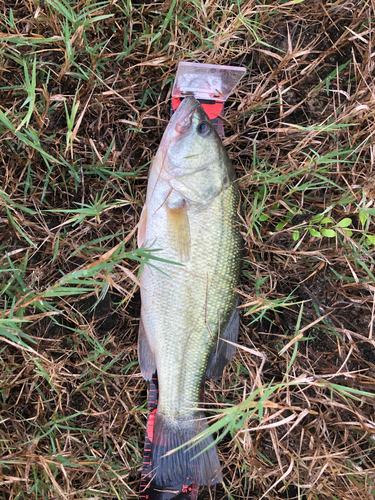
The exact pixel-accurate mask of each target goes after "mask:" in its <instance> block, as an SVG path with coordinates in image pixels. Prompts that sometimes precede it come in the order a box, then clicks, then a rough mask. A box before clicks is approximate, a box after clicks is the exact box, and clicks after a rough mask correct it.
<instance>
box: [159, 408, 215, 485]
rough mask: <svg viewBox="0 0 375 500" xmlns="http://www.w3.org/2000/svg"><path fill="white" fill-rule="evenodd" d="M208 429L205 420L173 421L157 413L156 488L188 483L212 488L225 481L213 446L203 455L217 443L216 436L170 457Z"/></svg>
mask: <svg viewBox="0 0 375 500" xmlns="http://www.w3.org/2000/svg"><path fill="white" fill-rule="evenodd" d="M201 415H202V414H201V413H197V417H196V418H201ZM207 428H208V425H207V423H205V422H204V421H203V422H202V420H199V421H197V420H194V421H192V420H189V421H186V420H171V419H168V418H166V417H165V416H164V415H163V414H160V413H159V412H156V415H155V424H154V432H153V439H152V445H151V449H152V465H153V470H154V473H155V478H154V481H153V483H154V484H155V485H156V486H159V487H163V488H166V487H172V486H174V485H176V484H178V483H185V482H186V483H187V484H190V483H193V482H195V483H197V484H198V485H200V486H203V485H206V486H209V485H212V484H216V483H220V482H221V481H222V479H223V478H222V474H221V470H220V462H219V457H218V455H217V450H216V447H215V446H211V448H209V449H208V450H206V451H204V452H203V453H201V452H202V451H203V450H204V449H205V448H206V447H207V446H209V445H210V444H212V443H213V438H212V436H209V437H207V438H205V439H203V440H202V441H201V442H199V443H197V444H194V445H192V444H189V445H187V446H184V447H183V448H181V449H179V450H177V451H175V452H173V453H169V452H171V451H172V450H174V449H175V448H177V447H179V446H181V445H184V444H185V443H186V442H187V441H189V440H190V439H192V438H194V437H195V436H197V435H198V434H200V433H201V432H202V431H204V430H206V429H207ZM198 454H199V456H197V455H198ZM165 455H167V456H165Z"/></svg>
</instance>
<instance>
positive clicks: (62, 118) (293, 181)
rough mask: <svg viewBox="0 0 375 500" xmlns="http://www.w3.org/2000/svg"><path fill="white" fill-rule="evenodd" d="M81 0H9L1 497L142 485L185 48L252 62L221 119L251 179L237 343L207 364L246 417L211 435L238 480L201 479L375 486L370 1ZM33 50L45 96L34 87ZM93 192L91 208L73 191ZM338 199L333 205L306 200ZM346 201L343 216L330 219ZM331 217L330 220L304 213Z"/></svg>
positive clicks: (352, 492)
mask: <svg viewBox="0 0 375 500" xmlns="http://www.w3.org/2000/svg"><path fill="white" fill-rule="evenodd" d="M51 4H52V6H51ZM87 4H88V2H86V1H82V2H77V3H74V4H73V3H72V5H73V6H74V11H75V16H76V19H75V20H74V19H73V17H74V16H73V17H72V18H71V20H70V21H68V22H67V24H66V26H67V28H68V29H67V28H64V24H63V20H64V17H65V18H67V17H69V16H68V14H69V12H68V14H67V13H65V15H63V14H62V13H59V12H58V10H57V9H56V8H55V7H53V1H52V0H49V1H48V2H47V1H46V2H38V1H37V0H28V1H27V2H26V1H18V0H17V1H12V2H6V3H5V2H4V3H3V5H2V6H1V15H2V17H1V18H0V23H1V31H2V35H1V40H0V43H1V45H0V77H1V84H0V85H1V91H0V92H1V97H0V99H1V100H0V111H1V112H2V113H3V115H2V117H1V120H0V140H1V145H2V147H1V150H0V160H1V165H0V175H1V179H2V186H1V190H2V191H1V192H0V194H1V197H0V252H1V253H0V284H1V291H2V294H1V295H0V306H1V311H2V315H3V316H2V319H1V321H2V322H3V323H1V322H0V328H2V331H0V334H4V332H5V330H4V329H5V328H6V332H8V335H7V336H2V339H3V343H2V344H1V345H0V353H1V357H0V363H1V374H0V376H1V382H0V393H1V394H0V397H1V400H0V404H1V417H0V418H1V420H0V451H1V454H0V496H1V498H2V499H4V500H8V499H11V500H16V499H17V500H18V499H28V500H29V499H47V498H48V499H52V498H54V499H57V498H59V499H66V500H68V499H69V500H70V499H80V498H87V499H88V498H91V499H94V498H95V499H98V498H129V499H130V498H136V497H137V492H138V488H139V480H140V467H141V463H142V446H143V439H144V431H145V421H146V412H147V410H146V408H147V405H146V398H147V392H146V383H145V382H144V381H143V379H142V377H141V375H140V372H139V367H138V364H137V353H136V339H137V327H138V318H139V305H140V304H139V295H138V292H137V287H136V286H134V285H133V274H131V273H135V274H136V273H137V269H138V267H137V266H138V265H139V263H138V262H137V261H135V260H132V257H134V255H135V254H134V252H133V250H134V248H135V246H134V245H135V243H134V239H133V238H134V231H133V230H134V228H135V226H136V224H137V222H138V217H139V214H140V208H141V206H142V203H143V200H144V195H145V186H146V181H147V166H148V162H149V161H150V160H151V159H152V157H153V155H154V154H155V152H156V150H157V148H158V144H159V142H160V139H161V136H162V133H163V130H164V128H165V125H166V123H167V120H168V117H169V99H170V91H171V78H172V77H173V76H174V74H175V71H176V68H177V64H178V62H179V61H180V60H194V61H197V62H207V63H216V64H232V65H242V66H246V67H247V68H248V71H247V73H246V76H245V78H244V79H243V80H242V82H241V85H240V86H239V87H238V88H237V89H236V91H235V93H234V95H233V96H232V97H231V98H230V100H229V102H228V105H227V108H226V116H225V118H226V130H225V135H226V138H225V141H224V144H225V145H226V147H227V149H228V151H229V153H230V156H231V158H232V160H233V163H234V165H235V168H236V170H237V174H238V177H239V179H240V188H241V192H242V195H243V206H242V209H243V235H244V240H245V252H244V275H243V281H242V284H241V287H240V288H239V293H240V295H241V296H242V309H243V313H244V315H243V317H242V328H241V335H240V339H239V344H240V345H241V346H243V348H240V349H238V353H237V355H236V358H235V361H234V362H233V363H232V364H231V366H230V367H228V368H226V370H225V373H224V376H223V378H222V379H221V380H220V381H219V382H218V383H212V382H209V383H207V386H206V389H207V390H206V399H207V405H208V407H209V408H213V409H214V408H217V407H219V408H221V409H223V408H224V409H226V411H227V413H228V415H232V420H231V422H232V425H233V427H232V432H231V433H229V434H227V435H226V436H225V438H224V439H223V440H222V441H221V442H220V444H219V453H220V458H221V461H222V464H224V476H225V480H224V483H225V487H224V486H222V485H219V486H217V487H215V488H212V490H211V491H209V492H204V491H202V494H201V498H216V499H221V498H241V499H242V498H246V499H259V498H265V499H272V500H281V499H285V498H289V499H292V498H295V499H300V500H302V499H303V500H318V499H319V500H321V499H333V500H335V499H336V500H357V499H358V500H363V499H365V498H368V499H370V498H373V497H374V495H375V484H374V483H375V464H374V462H375V452H374V446H375V442H374V440H375V421H374V402H375V400H374V396H373V394H375V343H374V316H375V310H374V303H375V302H374V294H375V279H374V269H375V266H374V244H375V241H374V240H373V239H372V238H373V237H374V234H375V232H374V229H375V225H374V222H373V221H374V215H375V212H374V209H375V206H374V196H375V181H374V161H375V149H374V139H373V137H374V134H375V125H374V112H375V106H374V102H375V89H374V83H373V78H374V65H375V58H374V54H373V47H374V43H373V38H374V28H373V23H374V11H373V7H372V5H371V2H365V1H363V0H357V1H347V0H343V1H340V0H338V1H335V2H326V1H323V2H315V1H310V0H307V1H305V2H302V3H300V4H296V3H293V2H280V1H277V2H268V3H264V4H263V3H260V2H259V3H257V2H255V1H242V2H229V1H227V2H226V1H220V2H213V1H211V0H208V1H206V2H204V3H201V2H196V3H195V4H194V3H193V2H190V1H187V2H182V1H180V0H177V1H173V2H172V1H167V2H142V3H140V4H136V3H135V2H134V3H133V4H131V2H130V1H125V0H121V1H117V2H105V3H103V4H102V5H101V6H98V7H97V9H98V11H97V12H96V13H95V14H91V19H92V17H95V16H107V15H111V16H112V17H107V18H101V19H99V20H97V21H95V22H90V15H88V16H87V18H86V21H85V23H84V21H82V20H81V21H80V19H79V18H78V15H79V13H80V12H81V13H82V12H83V9H84V7H85V6H86V5H87ZM239 5H240V7H239ZM10 8H12V15H13V18H14V22H12V17H11V11H10ZM92 8H94V7H92ZM95 8H96V7H95ZM239 9H240V10H239ZM73 14H74V12H73ZM73 14H71V16H72V15H73ZM82 19H83V18H82ZM64 29H65V31H66V33H67V34H66V36H65V40H64V37H63V36H62V34H63V32H64ZM158 33H160V36H159V35H158ZM155 37H156V38H155ZM69 51H70V52H69ZM34 57H35V58H36V59H35V60H36V68H35V74H36V81H35V93H33V91H32V89H31V90H30V88H31V87H32V82H31V83H30V85H29V95H30V96H31V97H32V96H33V95H34V97H35V104H32V105H30V103H26V105H25V106H24V107H21V106H22V104H23V103H24V102H25V100H26V98H27V95H28V94H27V86H26V80H27V79H26V76H25V67H24V65H23V61H25V64H26V67H27V73H28V75H29V78H30V80H31V75H32V73H33V61H34ZM77 89H78V91H77ZM76 92H77V102H78V101H79V106H78V110H77V114H76V119H75V121H74V126H72V127H71V132H72V134H73V135H72V138H73V141H72V142H71V143H69V141H68V144H67V133H68V131H69V127H68V123H67V117H66V110H65V105H64V103H66V104H67V109H68V111H69V112H70V110H71V108H72V106H73V104H74V96H75V94H76ZM30 106H31V107H30ZM29 109H30V116H29V118H27V117H26V113H27V112H28V110H29ZM5 115H6V117H5ZM7 120H9V121H10V122H11V124H12V126H13V127H12V126H10V125H9V123H8V122H7ZM22 121H24V123H22ZM28 121H29V123H28ZM17 127H19V130H16V129H17ZM27 133H29V134H33V135H27ZM27 140H29V142H28V143H27V142H26V141H27ZM30 141H31V142H33V143H34V146H32V145H30ZM37 141H39V144H40V146H38V144H37ZM35 146H36V147H35ZM38 148H39V151H38ZM40 149H42V150H43V151H44V152H45V153H48V155H50V156H51V157H53V158H55V159H58V161H55V162H53V160H51V158H49V157H47V158H46V156H45V153H43V154H44V157H45V158H46V159H47V162H48V164H47V163H46V161H44V160H43V158H42V156H41V152H40ZM142 166H144V168H142V169H141V170H139V171H138V173H137V174H136V175H130V176H129V175H128V174H133V173H134V172H135V171H136V170H137V169H139V168H140V167H142ZM102 193H104V197H103V199H102V200H101V201H102V205H100V206H99V202H97V204H96V205H97V206H96V209H91V211H87V212H86V214H84V213H83V212H82V210H81V213H82V214H83V215H82V217H81V219H79V221H78V224H76V222H77V221H75V220H73V221H72V220H71V219H72V217H74V216H79V214H77V213H67V212H63V211H62V210H76V209H77V208H79V207H80V205H79V204H80V203H85V204H94V202H95V196H97V197H98V198H99V197H100V196H101V194H102ZM116 200H117V201H116ZM25 208H26V210H25ZM48 210H57V211H55V212H49V211H48ZM325 210H326V211H327V212H326V214H325V216H327V217H330V218H331V219H332V221H333V222H331V223H328V224H327V225H324V224H320V223H319V221H317V220H316V219H314V218H313V217H314V215H316V214H319V213H322V212H323V211H325ZM84 215H85V216H84ZM347 218H349V219H351V225H350V227H348V229H350V230H351V234H350V233H349V234H347V233H346V232H345V231H344V229H346V228H341V227H338V226H336V225H335V224H336V223H338V222H340V221H342V220H343V219H347ZM283 221H284V222H285V223H284V224H282V222H283ZM327 228H328V229H330V228H331V231H334V232H335V237H334V238H326V237H320V238H318V237H314V236H312V234H311V231H310V230H312V232H314V231H321V230H322V229H323V232H324V229H327ZM297 232H299V234H297ZM314 234H316V233H314ZM103 238H106V239H103ZM124 238H125V239H126V243H125V246H124V248H125V250H124V249H123V250H122V251H123V253H122V254H121V253H120V254H116V253H113V254H112V255H108V254H107V255H105V254H106V252H108V251H109V250H111V249H113V248H115V246H116V245H118V244H119V243H120V242H121V241H122V240H123V239H124ZM97 240H99V241H97ZM126 252H127V253H126ZM115 255H117V257H116V258H115V257H114V256H115ZM101 263H103V265H102V267H101V268H98V267H94V266H95V265H100V264H101ZM110 264H111V265H110ZM90 266H91V267H90ZM84 268H85V269H86V270H87V272H88V275H89V276H88V277H86V278H85V277H80V278H79V280H80V281H79V282H74V281H73V280H74V279H75V276H74V275H73V274H72V273H74V272H76V271H78V270H82V269H84ZM90 269H91V270H92V269H93V271H92V277H90ZM62 275H67V276H68V277H67V278H64V279H62ZM77 279H78V278H77ZM64 280H65V281H66V285H64V282H63V281H64ZM62 286H69V287H70V291H66V290H65V292H62V288H61V287H62ZM103 287H104V288H103ZM85 288H86V289H85ZM103 289H104V292H105V293H104V298H103V297H102V295H101V291H102V290H103ZM99 298H100V299H101V300H100V301H99V302H98V303H97V301H98V299H99ZM94 304H96V307H95V308H94V310H92V306H93V305H94ZM12 318H13V323H11V322H10V320H12ZM14 318H16V319H17V321H18V322H14ZM22 319H23V320H25V322H24V323H22V322H21V321H20V320H22ZM26 320H27V321H28V322H26ZM6 321H7V323H6ZM12 325H15V327H16V326H18V327H19V328H22V330H23V332H24V333H26V334H27V335H28V338H25V337H22V335H21V333H20V332H18V331H17V330H15V329H14V328H15V327H14V328H12ZM12 334H13V335H14V337H12V336H11V335H12ZM32 340H34V341H36V343H33V342H32ZM20 341H23V344H21V345H20ZM246 349H247V350H246ZM271 389H272V391H271ZM254 391H258V392H256V396H255V397H254V399H253V400H251V394H254ZM240 404H242V406H235V405H240ZM235 411H237V414H236V416H235ZM260 417H262V418H261V419H260Z"/></svg>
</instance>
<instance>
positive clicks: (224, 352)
mask: <svg viewBox="0 0 375 500" xmlns="http://www.w3.org/2000/svg"><path fill="white" fill-rule="evenodd" d="M237 303H238V301H237ZM239 327H240V315H239V312H238V309H237V307H236V308H235V310H234V311H233V313H232V316H231V318H230V320H229V323H228V325H227V327H226V329H225V332H224V334H222V335H221V338H222V339H223V340H220V339H219V343H218V344H217V343H215V345H214V348H213V350H212V352H211V356H210V358H209V360H208V366H207V371H206V375H207V377H208V378H210V379H211V380H217V379H218V378H220V377H221V375H222V374H223V370H224V367H225V365H226V364H227V363H229V362H230V361H232V359H233V357H234V354H235V352H236V347H235V346H234V345H231V344H228V342H225V340H230V341H231V342H236V343H237V339H238V330H239Z"/></svg>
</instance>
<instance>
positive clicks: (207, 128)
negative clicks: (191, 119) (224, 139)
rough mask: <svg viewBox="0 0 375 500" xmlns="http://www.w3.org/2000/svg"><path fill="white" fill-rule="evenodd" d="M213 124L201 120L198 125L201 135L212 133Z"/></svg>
mask: <svg viewBox="0 0 375 500" xmlns="http://www.w3.org/2000/svg"><path fill="white" fill-rule="evenodd" d="M211 130H212V125H211V124H210V123H207V122H200V123H199V125H198V126H197V132H198V134H199V135H203V136H206V135H208V134H210V133H211Z"/></svg>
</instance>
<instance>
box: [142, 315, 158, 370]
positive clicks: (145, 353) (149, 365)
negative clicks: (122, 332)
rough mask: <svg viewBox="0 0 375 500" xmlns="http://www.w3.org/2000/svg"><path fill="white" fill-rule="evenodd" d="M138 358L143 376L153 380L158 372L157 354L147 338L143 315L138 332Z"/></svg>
mask: <svg viewBox="0 0 375 500" xmlns="http://www.w3.org/2000/svg"><path fill="white" fill-rule="evenodd" d="M138 360H139V365H140V367H141V373H142V377H143V378H144V379H146V380H151V379H152V376H153V374H154V373H155V372H156V363H155V356H154V353H153V351H152V349H151V346H150V343H149V341H148V338H147V334H146V330H145V328H144V326H143V321H142V316H141V320H140V322H139V332H138Z"/></svg>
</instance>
